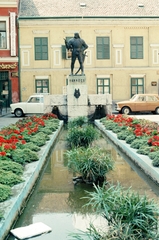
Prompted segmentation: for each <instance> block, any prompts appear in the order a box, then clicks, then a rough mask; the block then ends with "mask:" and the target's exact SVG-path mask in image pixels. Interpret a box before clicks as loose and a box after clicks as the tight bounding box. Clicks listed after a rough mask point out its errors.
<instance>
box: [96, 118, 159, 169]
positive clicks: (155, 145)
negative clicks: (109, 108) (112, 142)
mask: <svg viewBox="0 0 159 240" xmlns="http://www.w3.org/2000/svg"><path fill="white" fill-rule="evenodd" d="M100 121H101V123H102V124H103V125H104V126H105V128H106V129H107V130H111V131H113V132H114V133H116V134H117V137H118V139H120V140H125V141H126V143H128V144H130V147H132V148H135V149H137V153H139V154H143V155H148V156H149V157H150V159H152V160H154V156H155V161H152V165H153V166H155V167H158V166H159V157H158V151H159V126H158V124H157V123H155V122H151V121H149V120H145V119H136V118H132V117H129V116H127V115H122V114H118V115H113V114H112V115H107V116H106V117H105V118H102V119H100ZM151 152H153V154H151ZM152 156H153V157H152Z"/></svg>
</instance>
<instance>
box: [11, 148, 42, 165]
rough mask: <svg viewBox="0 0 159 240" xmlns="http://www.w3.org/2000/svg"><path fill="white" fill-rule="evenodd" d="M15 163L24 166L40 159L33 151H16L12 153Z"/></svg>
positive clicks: (26, 149)
mask: <svg viewBox="0 0 159 240" xmlns="http://www.w3.org/2000/svg"><path fill="white" fill-rule="evenodd" d="M12 159H13V161H15V162H17V163H20V164H22V165H24V164H25V163H26V162H28V163H29V162H32V161H37V160H38V159H39V158H38V156H37V154H36V153H35V152H34V151H31V150H30V149H28V148H24V149H15V151H13V153H12Z"/></svg>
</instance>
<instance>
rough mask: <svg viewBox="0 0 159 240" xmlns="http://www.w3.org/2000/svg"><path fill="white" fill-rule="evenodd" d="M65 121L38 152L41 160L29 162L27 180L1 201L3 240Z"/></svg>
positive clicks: (1, 235)
mask: <svg viewBox="0 0 159 240" xmlns="http://www.w3.org/2000/svg"><path fill="white" fill-rule="evenodd" d="M63 124H64V122H63V121H59V127H58V129H57V130H56V131H55V132H53V134H51V135H49V136H50V140H49V141H47V142H46V144H45V145H44V146H42V147H41V150H40V151H39V152H38V155H39V160H38V161H36V162H32V163H28V164H26V166H25V170H24V173H23V178H24V179H25V182H22V183H20V184H17V185H15V186H14V187H13V188H12V191H13V196H11V198H10V199H8V200H6V201H4V202H2V203H0V210H3V211H5V212H4V215H3V217H4V219H2V220H1V221H0V239H1V240H3V239H4V238H5V237H6V236H7V235H8V233H9V231H10V229H11V227H12V225H13V223H14V221H15V219H16V218H17V217H18V215H19V214H20V212H21V209H22V207H23V206H24V204H25V201H26V199H27V197H28V196H29V194H30V192H31V190H32V188H33V186H34V184H35V183H36V181H37V179H38V177H39V173H40V171H41V170H42V167H43V166H44V163H45V162H46V158H47V156H48V154H49V152H50V148H51V147H52V146H53V144H54V143H55V141H56V139H57V137H58V135H59V133H60V132H61V129H62V127H63Z"/></svg>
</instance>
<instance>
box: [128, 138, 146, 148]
mask: <svg viewBox="0 0 159 240" xmlns="http://www.w3.org/2000/svg"><path fill="white" fill-rule="evenodd" d="M143 145H145V146H148V144H147V137H137V138H136V139H135V140H134V141H133V142H132V143H131V144H130V147H131V148H135V149H139V148H140V147H141V146H143Z"/></svg>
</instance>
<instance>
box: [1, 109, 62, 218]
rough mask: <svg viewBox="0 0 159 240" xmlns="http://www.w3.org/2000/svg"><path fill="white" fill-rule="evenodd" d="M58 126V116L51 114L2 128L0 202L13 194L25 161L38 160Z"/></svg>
mask: <svg viewBox="0 0 159 240" xmlns="http://www.w3.org/2000/svg"><path fill="white" fill-rule="evenodd" d="M58 126H59V120H58V119H57V116H56V115H54V114H52V113H49V114H44V115H42V116H31V117H26V118H23V119H20V120H19V121H17V122H16V123H15V124H11V125H9V126H8V127H5V128H3V129H1V130H0V202H2V201H5V200H6V199H8V198H9V197H10V196H11V187H12V186H14V185H15V184H18V183H20V182H22V181H23V179H22V173H23V170H24V166H25V164H26V163H30V162H32V161H37V160H38V159H39V156H38V151H39V150H40V147H41V146H43V145H44V144H45V143H46V141H47V140H49V139H50V138H49V136H48V134H51V133H52V132H53V131H55V130H56V129H57V128H58ZM45 128H46V132H45ZM39 146H40V147H39ZM0 218H1V213H0Z"/></svg>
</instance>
